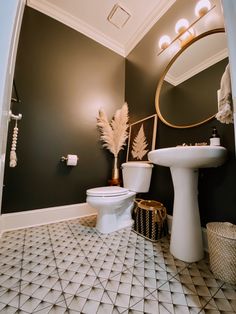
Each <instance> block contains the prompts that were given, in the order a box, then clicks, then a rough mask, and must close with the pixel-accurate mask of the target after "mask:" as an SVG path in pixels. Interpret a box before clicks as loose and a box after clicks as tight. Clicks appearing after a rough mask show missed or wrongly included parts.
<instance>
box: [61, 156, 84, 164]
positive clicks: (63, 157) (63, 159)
mask: <svg viewBox="0 0 236 314" xmlns="http://www.w3.org/2000/svg"><path fill="white" fill-rule="evenodd" d="M76 157H77V161H78V160H79V157H78V156H77V155H76ZM60 161H62V162H67V161H68V155H67V157H65V156H62V157H61V158H60Z"/></svg>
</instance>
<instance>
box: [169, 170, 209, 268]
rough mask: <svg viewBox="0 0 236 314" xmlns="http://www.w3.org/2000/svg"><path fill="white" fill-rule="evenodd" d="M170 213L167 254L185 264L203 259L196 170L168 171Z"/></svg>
mask: <svg viewBox="0 0 236 314" xmlns="http://www.w3.org/2000/svg"><path fill="white" fill-rule="evenodd" d="M170 170H171V175H172V180H173V184H174V191H175V195H174V209H173V221H172V230H171V241H170V252H171V253H172V254H173V255H174V256H175V257H176V258H178V259H180V260H182V261H185V262H190V263H191V262H196V261H199V260H200V259H202V258H203V244H202V231H201V223H200V215H199V208H198V170H196V169H190V168H176V167H171V168H170Z"/></svg>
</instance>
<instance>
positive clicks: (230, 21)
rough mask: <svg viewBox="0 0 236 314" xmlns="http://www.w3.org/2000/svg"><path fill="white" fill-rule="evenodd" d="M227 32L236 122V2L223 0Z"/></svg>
mask: <svg viewBox="0 0 236 314" xmlns="http://www.w3.org/2000/svg"><path fill="white" fill-rule="evenodd" d="M221 3H222V7H223V13H224V20H225V30H226V34H227V41H228V49H229V63H230V74H231V84H232V96H233V105H234V121H236V41H235V38H236V37H235V32H236V1H235V0H221ZM235 134H236V123H235V122H234V138H235ZM235 149H236V138H235Z"/></svg>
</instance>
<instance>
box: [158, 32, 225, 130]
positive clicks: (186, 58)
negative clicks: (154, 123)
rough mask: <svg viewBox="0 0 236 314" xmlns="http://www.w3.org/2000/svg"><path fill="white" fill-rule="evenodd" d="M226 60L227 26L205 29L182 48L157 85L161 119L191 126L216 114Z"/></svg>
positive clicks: (166, 122)
mask: <svg viewBox="0 0 236 314" xmlns="http://www.w3.org/2000/svg"><path fill="white" fill-rule="evenodd" d="M227 63H228V50H227V40H226V34H225V30H224V28H217V29H213V30H211V31H207V32H205V33H202V34H201V35H199V36H197V37H195V38H194V39H192V40H191V41H190V42H189V43H188V44H186V45H185V46H184V47H183V48H181V50H180V51H179V52H178V53H177V54H176V55H175V56H174V57H173V58H172V59H171V61H170V62H169V64H168V65H167V67H166V69H165V70H164V72H163V74H162V75H161V78H160V80H159V83H158V86H157V90H156V99H155V104H156V110H157V114H158V116H159V118H160V120H161V121H162V122H163V123H165V124H166V125H168V126H170V127H173V128H191V127H195V126H198V125H200V124H203V123H205V122H207V121H209V120H211V119H212V118H214V116H215V114H216V113H217V108H218V106H217V90H218V89H219V88H220V80H221V77H222V74H223V73H224V70H225V67H226V65H227Z"/></svg>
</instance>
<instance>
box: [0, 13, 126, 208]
mask: <svg viewBox="0 0 236 314" xmlns="http://www.w3.org/2000/svg"><path fill="white" fill-rule="evenodd" d="M124 75H125V60H124V58H122V57H121V56H119V55H117V54H116V53H114V52H112V51H111V50H109V49H107V48H105V47H103V46H102V45H100V44H98V43H96V42H95V41H93V40H91V39H89V38H87V37H86V36H84V35H82V34H80V33H79V32H77V31H75V30H73V29H71V28H69V27H67V26H65V25H63V24H61V23H59V22H57V21H56V20H53V19H51V18H49V17H48V16H46V15H43V14H41V13H39V12H37V11H35V10H33V9H30V8H28V7H26V10H25V14H24V18H23V24H22V30H21V35H20V42H19V48H18V54H17V61H16V69H15V80H16V84H17V89H18V93H19V95H20V98H21V100H22V103H20V104H13V111H14V113H17V112H21V113H22V114H23V119H22V121H20V122H19V139H18V144H17V155H18V165H17V167H16V168H9V166H8V160H9V150H10V146H9V143H8V148H7V151H8V155H7V158H6V169H5V180H4V184H5V187H4V193H3V205H2V207H3V213H9V212H13V211H24V210H29V209H37V208H44V207H51V206H58V205H66V204H75V203H80V202H85V199H86V189H87V188H91V187H96V186H101V185H106V184H107V180H108V179H109V178H110V176H111V167H112V155H111V154H110V153H109V152H108V151H107V150H105V149H103V148H102V145H101V142H100V141H99V133H98V131H97V129H96V116H97V114H98V110H99V108H101V107H102V108H103V109H104V110H105V111H106V112H107V114H108V116H109V118H111V117H112V115H113V114H114V112H115V110H116V109H118V108H120V107H121V106H122V105H123V102H124V81H125V80H124ZM12 127H13V122H11V123H10V133H9V140H11V137H12V132H11V131H12ZM67 154H77V155H78V156H79V158H80V159H79V163H78V166H77V167H72V168H70V167H66V165H65V164H63V163H62V162H60V157H61V156H63V155H64V156H66V155H67Z"/></svg>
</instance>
